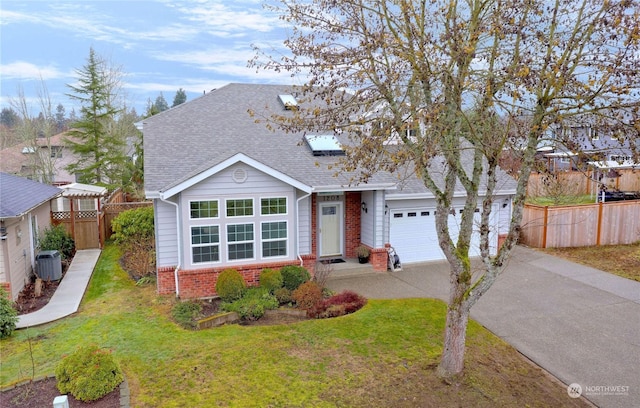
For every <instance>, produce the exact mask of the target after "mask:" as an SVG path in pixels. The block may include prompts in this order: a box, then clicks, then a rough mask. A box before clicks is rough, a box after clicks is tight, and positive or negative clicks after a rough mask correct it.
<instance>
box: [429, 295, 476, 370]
mask: <svg viewBox="0 0 640 408" xmlns="http://www.w3.org/2000/svg"><path fill="white" fill-rule="evenodd" d="M468 322H469V308H468V307H466V305H465V303H464V302H461V301H457V302H455V303H450V305H449V307H448V309H447V325H446V327H445V332H444V350H443V351H442V357H441V359H440V365H439V366H438V370H437V373H438V376H439V377H441V378H452V377H455V376H457V375H460V374H462V370H463V368H464V351H465V339H466V335H467V323H468Z"/></svg>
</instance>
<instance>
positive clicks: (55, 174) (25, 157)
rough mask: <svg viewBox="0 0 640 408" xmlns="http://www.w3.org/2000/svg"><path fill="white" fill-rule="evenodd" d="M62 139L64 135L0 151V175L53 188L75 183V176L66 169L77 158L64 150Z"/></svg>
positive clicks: (68, 150) (60, 134)
mask: <svg viewBox="0 0 640 408" xmlns="http://www.w3.org/2000/svg"><path fill="white" fill-rule="evenodd" d="M65 137H66V134H65V133H59V134H57V135H54V136H52V137H49V138H46V137H41V138H37V139H35V140H32V141H29V142H23V143H19V144H17V145H14V146H11V147H7V148H5V149H2V150H1V151H0V157H1V158H2V160H0V171H2V172H5V173H9V174H14V175H17V176H22V177H26V178H29V179H32V180H36V181H40V182H47V181H48V182H50V184H53V185H62V184H69V183H72V182H74V181H75V180H76V178H75V176H74V175H72V174H70V173H69V172H68V171H66V170H65V167H66V166H68V165H69V164H71V163H73V162H75V161H76V157H75V156H74V154H73V153H72V152H71V150H70V149H69V148H67V147H66V146H65V143H64V138H65ZM45 175H47V176H45ZM47 178H50V180H47Z"/></svg>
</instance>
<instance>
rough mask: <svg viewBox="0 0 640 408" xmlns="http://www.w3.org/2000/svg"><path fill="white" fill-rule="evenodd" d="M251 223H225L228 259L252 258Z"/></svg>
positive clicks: (252, 238)
mask: <svg viewBox="0 0 640 408" xmlns="http://www.w3.org/2000/svg"><path fill="white" fill-rule="evenodd" d="M253 241H254V233H253V224H228V225H227V256H228V258H229V260H230V261H235V260H239V259H253V257H254V255H253Z"/></svg>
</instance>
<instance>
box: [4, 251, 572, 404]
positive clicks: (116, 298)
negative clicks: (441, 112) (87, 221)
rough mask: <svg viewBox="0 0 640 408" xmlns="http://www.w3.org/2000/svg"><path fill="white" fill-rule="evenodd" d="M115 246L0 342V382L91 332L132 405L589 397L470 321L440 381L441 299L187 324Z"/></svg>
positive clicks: (43, 363) (46, 363)
mask: <svg viewBox="0 0 640 408" xmlns="http://www.w3.org/2000/svg"><path fill="white" fill-rule="evenodd" d="M118 256H119V254H118V251H117V249H116V248H115V247H113V246H108V247H107V248H106V249H105V250H104V251H103V254H102V257H101V258H100V261H99V263H98V266H97V268H96V271H95V272H94V276H93V278H92V281H91V284H90V287H89V289H88V291H87V293H86V295H85V298H84V300H83V303H82V306H81V310H80V312H79V313H78V314H77V315H75V316H72V317H69V318H65V319H63V320H61V321H58V322H54V323H51V324H49V325H46V326H42V327H38V328H34V329H28V330H19V331H17V332H15V333H14V335H13V336H12V337H11V338H10V339H8V340H3V341H2V342H1V343H0V349H1V352H2V362H1V366H0V385H2V386H7V385H10V384H13V383H16V382H19V381H21V380H24V379H29V378H32V377H34V376H35V377H38V376H43V375H47V374H52V373H53V371H54V367H55V366H56V364H57V363H58V362H59V361H60V359H61V358H62V357H63V356H64V355H66V354H68V353H70V352H72V351H73V350H74V349H75V348H76V347H77V346H78V345H81V344H89V343H95V344H97V345H99V346H101V347H107V348H110V349H112V350H113V351H114V355H115V357H116V358H117V360H118V361H119V363H120V365H121V367H122V369H123V371H124V372H125V375H126V377H127V379H128V381H129V385H130V387H131V392H132V404H131V405H132V406H134V407H213V406H218V407H285V406H286V407H336V406H343V407H369V408H370V407H390V406H393V407H415V406H486V407H495V406H504V407H511V406H585V405H584V402H583V401H582V400H573V399H570V398H569V397H568V396H567V393H566V387H565V386H563V385H561V384H558V383H556V382H554V381H552V380H551V379H549V378H548V376H546V375H545V374H544V373H543V372H542V371H541V370H540V369H538V368H537V367H535V366H533V365H531V364H530V363H529V362H528V361H525V359H524V358H522V357H521V356H520V355H519V354H518V353H517V352H516V351H515V350H514V349H512V348H511V347H510V346H508V345H507V344H506V343H504V342H503V341H501V340H500V339H498V338H497V337H495V336H493V335H492V334H491V333H489V332H488V331H487V330H484V329H483V328H482V327H481V326H480V325H478V324H476V323H475V322H471V323H470V325H469V330H468V341H467V344H468V350H467V351H468V352H467V357H466V372H465V376H464V378H463V379H462V380H460V381H457V382H454V383H452V384H445V383H444V382H442V381H441V380H440V379H438V378H437V377H436V376H435V367H436V365H437V363H438V358H439V355H440V353H441V351H442V337H443V328H444V321H445V308H446V307H445V305H444V303H442V302H440V301H437V300H428V299H408V300H407V299H403V300H370V301H369V303H368V304H367V305H366V306H365V307H364V308H363V309H361V310H360V311H358V312H356V313H355V314H352V315H348V316H344V317H340V318H335V319H327V320H309V321H305V322H300V323H296V324H291V325H286V326H239V325H229V326H223V327H220V328H216V329H208V330H203V331H188V330H184V329H181V328H180V327H179V326H177V325H176V324H175V323H173V322H172V321H171V320H170V319H169V317H168V316H169V310H170V308H171V306H172V304H173V303H174V299H173V298H171V297H158V296H157V295H156V294H155V288H154V287H152V286H147V287H137V286H135V285H134V283H133V281H131V280H130V279H129V277H128V276H127V274H126V273H125V272H123V271H122V270H121V269H120V267H119V265H118ZM30 349H31V350H32V351H30ZM32 357H33V361H32ZM34 369H35V373H33V372H32V371H33V370H34Z"/></svg>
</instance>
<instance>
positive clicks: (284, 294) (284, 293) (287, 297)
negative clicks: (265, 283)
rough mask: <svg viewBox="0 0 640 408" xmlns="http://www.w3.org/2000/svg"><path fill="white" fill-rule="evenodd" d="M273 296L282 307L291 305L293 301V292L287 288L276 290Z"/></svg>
mask: <svg viewBox="0 0 640 408" xmlns="http://www.w3.org/2000/svg"><path fill="white" fill-rule="evenodd" d="M273 294H274V296H275V297H276V299H278V302H279V303H280V304H281V305H284V304H287V303H291V302H292V301H293V298H292V297H291V291H290V290H289V289H287V288H280V289H276V290H275V291H274V292H273Z"/></svg>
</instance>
